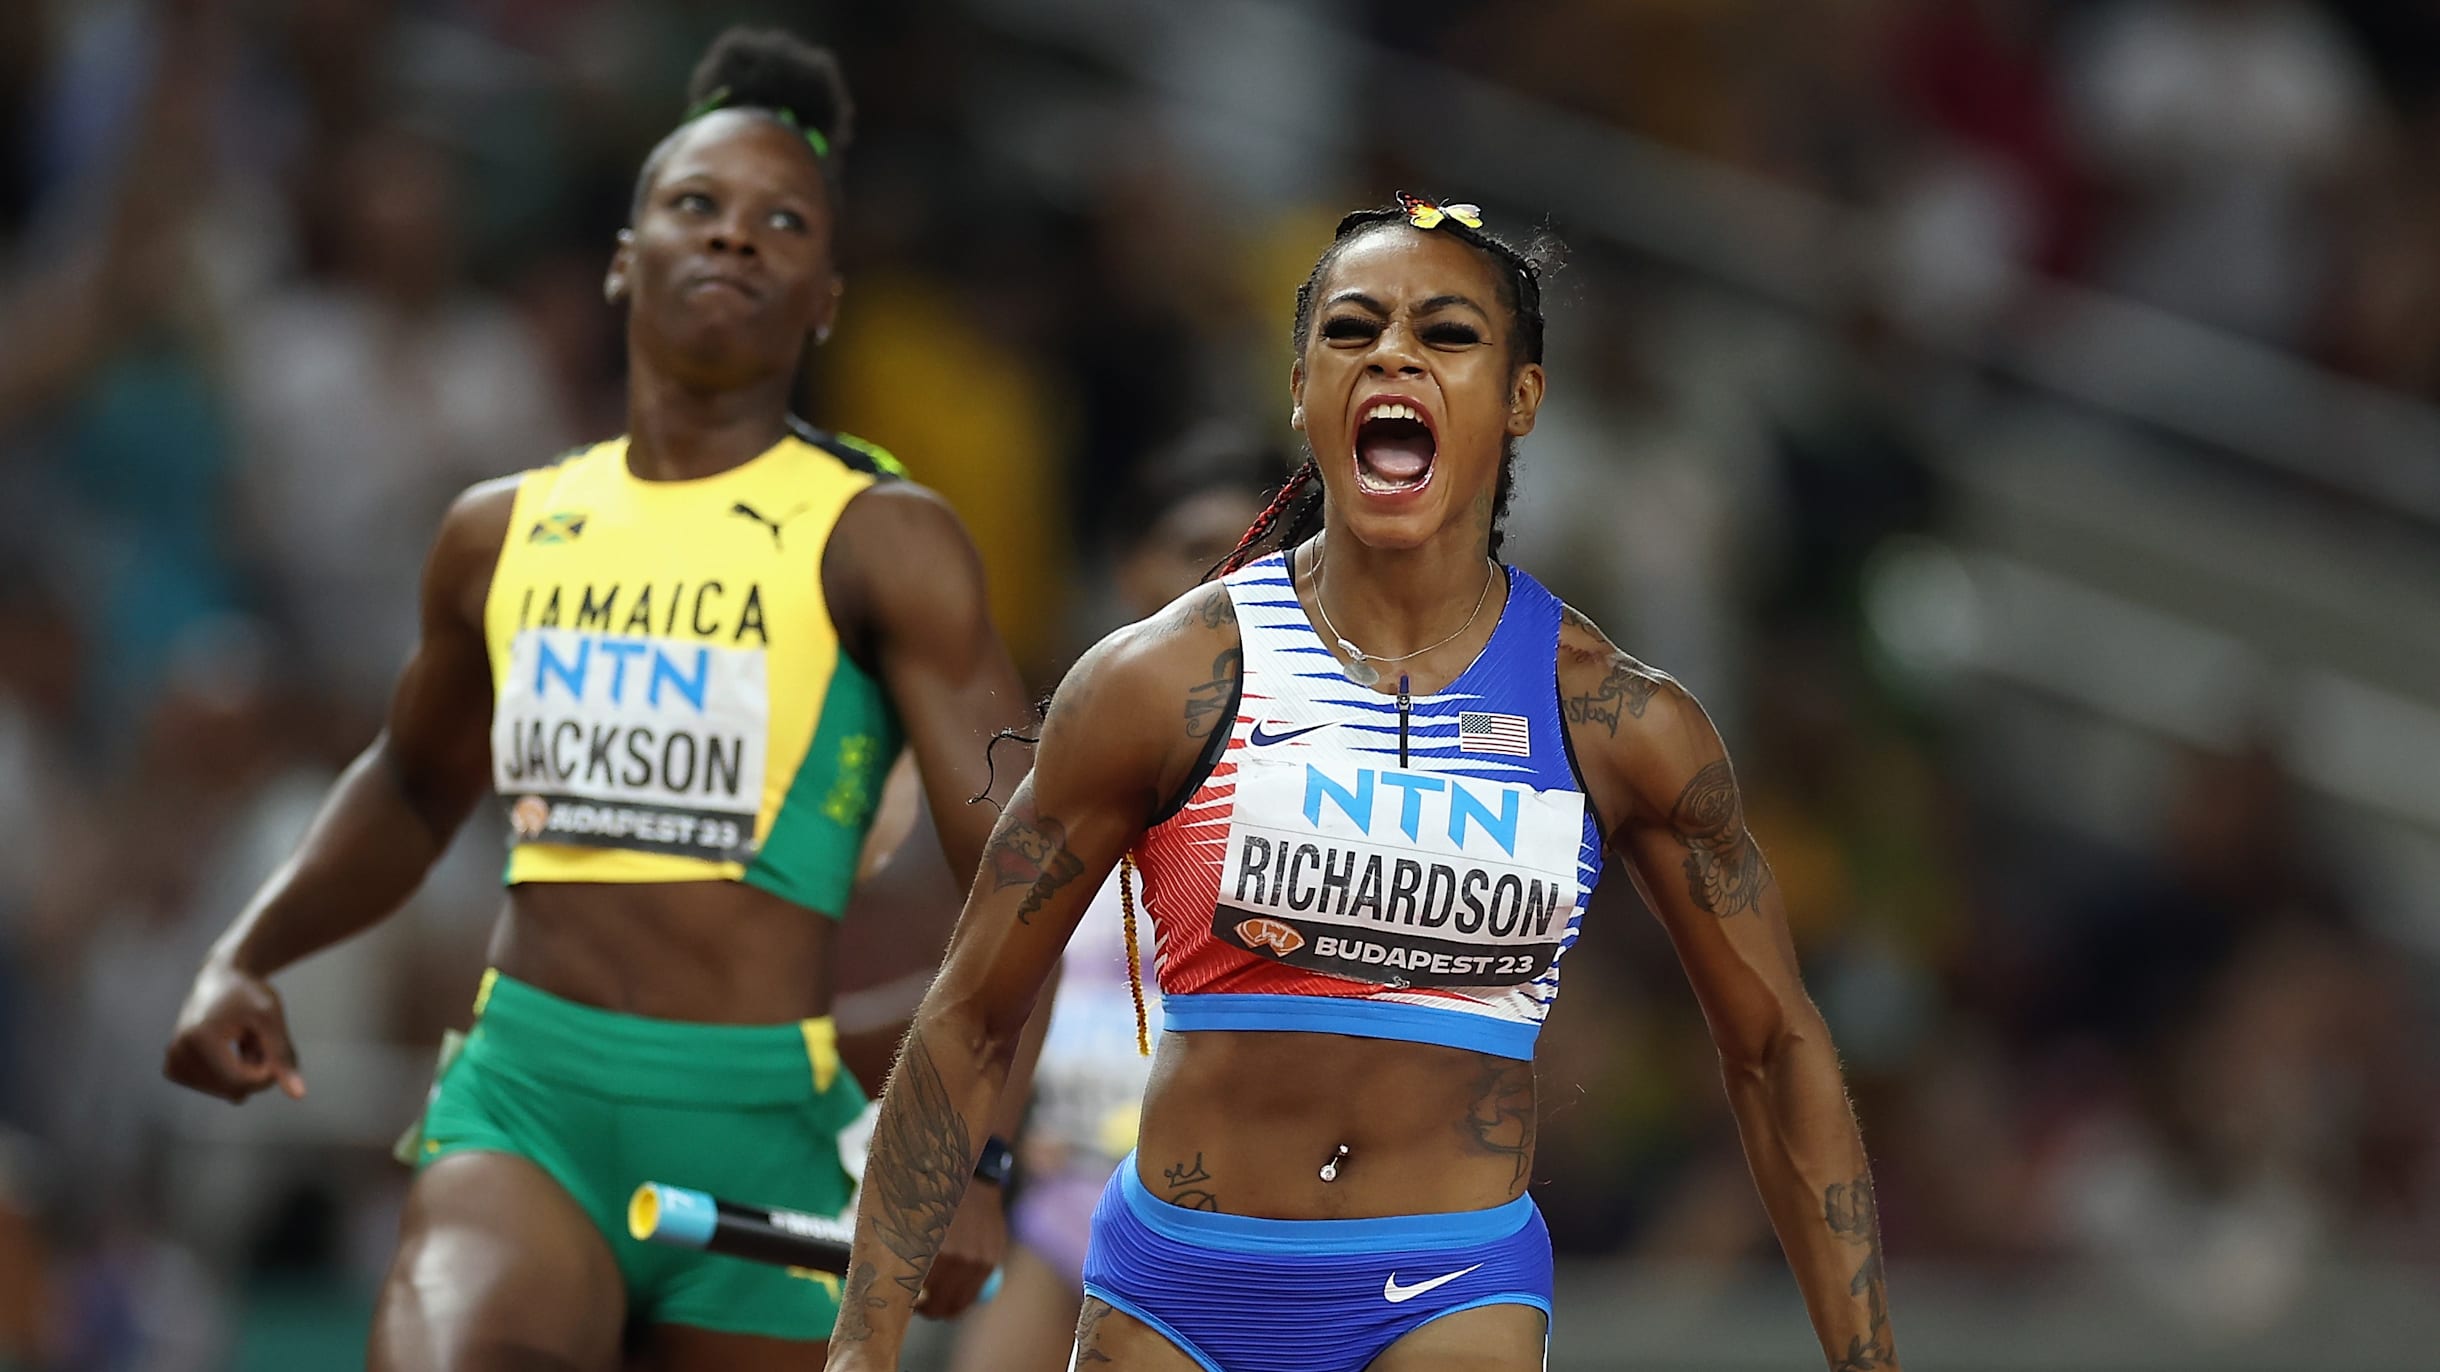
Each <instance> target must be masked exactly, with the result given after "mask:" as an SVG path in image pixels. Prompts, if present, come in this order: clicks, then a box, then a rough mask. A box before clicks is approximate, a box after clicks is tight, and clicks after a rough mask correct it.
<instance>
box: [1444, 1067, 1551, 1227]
mask: <svg viewBox="0 0 2440 1372" xmlns="http://www.w3.org/2000/svg"><path fill="white" fill-rule="evenodd" d="M1535 1126H1536V1121H1535V1119H1534V1091H1533V1064H1532V1063H1530V1062H1510V1063H1499V1064H1495V1065H1491V1066H1487V1067H1485V1068H1483V1070H1482V1074H1481V1076H1480V1078H1479V1079H1478V1081H1477V1085H1476V1088H1475V1095H1474V1104H1473V1105H1472V1106H1471V1107H1469V1108H1468V1109H1467V1111H1466V1118H1465V1119H1464V1120H1463V1121H1461V1122H1460V1125H1459V1128H1460V1131H1461V1132H1462V1133H1463V1134H1464V1135H1465V1138H1466V1142H1467V1143H1468V1144H1470V1145H1471V1146H1473V1147H1474V1148H1475V1149H1477V1150H1479V1151H1481V1152H1485V1153H1492V1154H1497V1155H1498V1156H1501V1157H1504V1158H1508V1159H1509V1160H1511V1161H1512V1162H1513V1163H1514V1164H1515V1172H1514V1174H1513V1175H1512V1176H1511V1177H1510V1178H1509V1181H1508V1195H1509V1199H1511V1200H1513V1199H1515V1198H1516V1197H1517V1196H1518V1195H1519V1194H1521V1193H1522V1192H1523V1191H1524V1189H1525V1180H1526V1177H1527V1175H1528V1173H1529V1172H1530V1171H1531V1170H1532V1168H1533V1142H1534V1130H1535Z"/></svg>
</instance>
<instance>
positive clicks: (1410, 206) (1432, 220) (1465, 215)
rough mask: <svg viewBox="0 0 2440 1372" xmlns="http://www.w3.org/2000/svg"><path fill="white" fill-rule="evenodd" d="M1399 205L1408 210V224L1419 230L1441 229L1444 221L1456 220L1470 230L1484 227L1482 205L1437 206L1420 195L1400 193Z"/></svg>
mask: <svg viewBox="0 0 2440 1372" xmlns="http://www.w3.org/2000/svg"><path fill="white" fill-rule="evenodd" d="M1398 203H1399V205H1401V206H1403V207H1404V208H1405V210H1406V222H1407V223H1409V224H1412V225H1414V226H1415V227H1416V228H1419V229H1436V228H1439V227H1440V225H1441V223H1442V221H1444V220H1450V219H1454V220H1456V221H1457V222H1458V223H1460V224H1463V225H1465V226H1466V227H1467V228H1469V229H1479V228H1481V227H1482V226H1483V207H1482V206H1480V205H1436V204H1434V203H1432V202H1431V201H1429V200H1426V199H1424V198H1423V197H1422V196H1420V195H1408V194H1407V193H1406V192H1405V191H1400V192H1398Z"/></svg>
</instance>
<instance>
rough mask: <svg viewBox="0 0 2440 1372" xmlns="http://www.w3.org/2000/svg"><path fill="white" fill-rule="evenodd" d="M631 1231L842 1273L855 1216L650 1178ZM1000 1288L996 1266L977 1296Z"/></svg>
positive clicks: (632, 1214) (645, 1237)
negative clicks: (750, 1200)
mask: <svg viewBox="0 0 2440 1372" xmlns="http://www.w3.org/2000/svg"><path fill="white" fill-rule="evenodd" d="M627 1232H628V1233H630V1234H633V1235H635V1237H636V1238H637V1239H638V1240H640V1241H642V1242H644V1243H665V1244H669V1245H671V1246H673V1247H677V1248H700V1249H702V1250H703V1251H705V1252H707V1253H725V1254H727V1255H728V1256H730V1257H732V1258H745V1259H747V1260H748V1261H751V1262H767V1263H772V1264H774V1265H776V1266H780V1267H801V1268H804V1269H805V1270H807V1271H810V1272H828V1273H830V1274H831V1275H832V1276H843V1275H845V1274H846V1272H847V1250H848V1245H849V1244H850V1243H852V1242H854V1240H855V1237H856V1226H855V1222H854V1221H852V1220H843V1219H834V1218H831V1217H829V1216H827V1215H808V1214H806V1213H805V1212H804V1211H802V1210H781V1209H776V1208H773V1207H769V1206H761V1205H739V1204H737V1203H736V1202H735V1201H725V1200H721V1199H719V1198H717V1197H714V1196H710V1195H706V1194H705V1193H703V1192H701V1191H695V1190H690V1189H688V1188H686V1187H683V1186H664V1185H662V1184H661V1183H660V1182H657V1181H648V1182H646V1183H644V1184H643V1185H642V1186H639V1187H637V1188H635V1194H634V1195H633V1196H631V1197H629V1198H628V1200H627ZM999 1290H1000V1274H999V1273H998V1272H996V1271H995V1272H993V1273H992V1274H991V1276H990V1277H989V1278H987V1279H985V1281H984V1282H983V1289H982V1291H981V1292H980V1293H978V1294H977V1295H976V1296H975V1299H976V1300H978V1301H987V1300H990V1299H991V1298H992V1297H993V1296H995V1295H998V1294H999Z"/></svg>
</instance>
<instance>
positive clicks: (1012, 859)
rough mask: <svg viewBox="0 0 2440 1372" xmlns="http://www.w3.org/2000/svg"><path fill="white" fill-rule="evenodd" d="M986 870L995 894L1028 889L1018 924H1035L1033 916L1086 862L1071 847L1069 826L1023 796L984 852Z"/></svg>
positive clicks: (993, 832)
mask: <svg viewBox="0 0 2440 1372" xmlns="http://www.w3.org/2000/svg"><path fill="white" fill-rule="evenodd" d="M983 870H984V871H986V872H989V873H990V874H991V889H993V890H994V891H1004V890H1007V889H1008V888H1009V887H1011V886H1023V887H1024V888H1025V898H1024V899H1022V900H1020V901H1018V902H1017V922H1018V923H1019V924H1031V923H1033V922H1034V912H1035V911H1036V910H1039V909H1041V908H1042V906H1043V903H1044V902H1045V901H1048V900H1049V899H1050V898H1051V897H1052V896H1053V895H1056V894H1057V893H1058V891H1059V888H1061V887H1063V886H1065V885H1067V884H1068V883H1069V882H1071V881H1074V880H1075V879H1076V878H1077V877H1078V876H1080V875H1082V873H1083V872H1084V863H1083V862H1082V861H1081V860H1080V859H1078V858H1077V856H1076V854H1075V853H1074V852H1072V851H1070V850H1069V848H1068V845H1067V826H1066V825H1064V824H1061V823H1060V822H1059V821H1058V820H1056V819H1053V818H1051V817H1050V816H1048V815H1045V814H1043V813H1042V812H1041V811H1039V810H1037V809H1035V808H1034V802H1033V797H1032V795H1031V794H1030V793H1029V794H1025V795H1021V796H1019V797H1018V798H1017V799H1016V801H1015V802H1014V803H1012V804H1011V805H1010V806H1009V807H1008V813H1007V814H1005V815H1002V816H1001V817H1000V822H999V824H998V826H997V827H995V828H994V829H993V830H992V831H991V842H990V843H989V844H987V845H986V846H985V847H984V849H983Z"/></svg>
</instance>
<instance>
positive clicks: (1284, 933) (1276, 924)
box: [1237, 915, 1305, 958]
mask: <svg viewBox="0 0 2440 1372" xmlns="http://www.w3.org/2000/svg"><path fill="white" fill-rule="evenodd" d="M1237 937H1239V938H1241V939H1244V940H1245V944H1246V947H1248V948H1268V949H1269V950H1271V955H1272V956H1273V957H1282V958H1284V957H1286V956H1287V955H1288V954H1290V953H1293V952H1295V951H1296V950H1297V949H1299V948H1302V947H1304V946H1305V936H1304V935H1303V934H1300V933H1298V932H1296V927H1295V926H1294V925H1292V924H1289V923H1287V922H1286V921H1284V920H1276V919H1270V918H1267V917H1265V916H1262V915H1256V916H1255V917H1254V918H1252V919H1246V920H1239V921H1238V922H1237Z"/></svg>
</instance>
